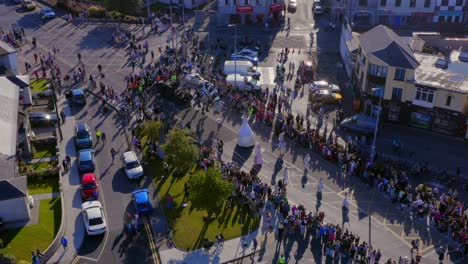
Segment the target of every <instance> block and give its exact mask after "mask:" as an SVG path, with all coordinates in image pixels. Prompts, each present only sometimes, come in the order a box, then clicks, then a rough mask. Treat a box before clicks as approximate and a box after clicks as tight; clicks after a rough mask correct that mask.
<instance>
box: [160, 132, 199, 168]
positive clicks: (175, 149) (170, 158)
mask: <svg viewBox="0 0 468 264" xmlns="http://www.w3.org/2000/svg"><path fill="white" fill-rule="evenodd" d="M166 142H167V143H166V144H165V145H164V146H163V149H164V153H165V160H166V162H167V164H168V165H169V166H170V167H171V168H173V169H176V173H180V174H184V173H186V172H187V171H188V170H189V169H190V168H191V167H192V166H193V163H194V161H195V160H196V159H197V158H198V154H199V149H198V146H197V145H195V143H194V139H193V137H192V136H190V135H189V131H188V130H186V129H181V128H179V127H174V128H172V129H171V130H170V131H169V134H168V135H167V141H166Z"/></svg>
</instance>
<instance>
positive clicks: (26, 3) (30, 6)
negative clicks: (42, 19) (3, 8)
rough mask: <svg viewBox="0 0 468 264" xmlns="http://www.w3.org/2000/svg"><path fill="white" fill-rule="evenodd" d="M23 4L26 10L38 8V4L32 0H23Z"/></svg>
mask: <svg viewBox="0 0 468 264" xmlns="http://www.w3.org/2000/svg"><path fill="white" fill-rule="evenodd" d="M21 6H22V7H23V8H24V9H26V10H34V9H35V8H36V4H34V3H33V1H30V0H24V1H22V2H21Z"/></svg>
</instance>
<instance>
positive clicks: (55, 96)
mask: <svg viewBox="0 0 468 264" xmlns="http://www.w3.org/2000/svg"><path fill="white" fill-rule="evenodd" d="M47 88H49V89H50V88H52V102H53V104H54V108H55V114H56V115H57V120H58V122H57V125H58V131H59V137H60V141H62V140H63V134H62V126H61V122H65V120H63V121H62V120H60V119H59V116H60V115H59V111H58V106H57V94H56V93H55V84H54V83H53V82H51V83H50V84H47Z"/></svg>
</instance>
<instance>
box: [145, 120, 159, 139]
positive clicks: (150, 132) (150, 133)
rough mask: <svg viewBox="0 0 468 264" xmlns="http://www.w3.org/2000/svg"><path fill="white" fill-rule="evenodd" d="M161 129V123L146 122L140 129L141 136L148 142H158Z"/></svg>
mask: <svg viewBox="0 0 468 264" xmlns="http://www.w3.org/2000/svg"><path fill="white" fill-rule="evenodd" d="M162 127H163V124H162V123H161V121H146V122H144V123H143V125H142V127H141V135H142V136H146V137H147V138H148V140H152V141H155V142H158V141H159V135H160V133H161V128H162Z"/></svg>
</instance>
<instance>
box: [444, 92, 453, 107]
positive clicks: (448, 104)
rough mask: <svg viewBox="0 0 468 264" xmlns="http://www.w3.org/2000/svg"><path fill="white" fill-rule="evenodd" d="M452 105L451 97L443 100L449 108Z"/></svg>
mask: <svg viewBox="0 0 468 264" xmlns="http://www.w3.org/2000/svg"><path fill="white" fill-rule="evenodd" d="M451 104H452V96H451V95H449V96H447V98H445V105H446V106H450V105H451Z"/></svg>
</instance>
